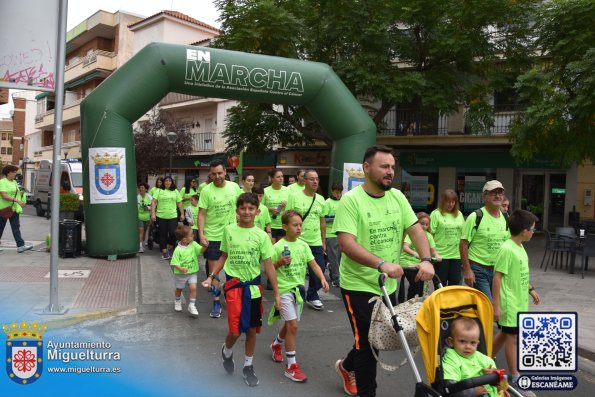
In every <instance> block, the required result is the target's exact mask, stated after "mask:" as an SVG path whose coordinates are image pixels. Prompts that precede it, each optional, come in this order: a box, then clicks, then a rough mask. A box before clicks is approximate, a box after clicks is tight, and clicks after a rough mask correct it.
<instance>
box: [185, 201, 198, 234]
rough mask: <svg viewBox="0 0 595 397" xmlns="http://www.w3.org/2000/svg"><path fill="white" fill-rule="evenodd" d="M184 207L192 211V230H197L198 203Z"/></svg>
mask: <svg viewBox="0 0 595 397" xmlns="http://www.w3.org/2000/svg"><path fill="white" fill-rule="evenodd" d="M186 208H190V211H192V220H193V221H194V223H193V224H192V230H198V205H192V204H190V205H189V206H188V207H186Z"/></svg>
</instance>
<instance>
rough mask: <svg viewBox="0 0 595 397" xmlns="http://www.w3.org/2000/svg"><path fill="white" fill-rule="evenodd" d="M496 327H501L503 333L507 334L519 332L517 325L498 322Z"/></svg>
mask: <svg viewBox="0 0 595 397" xmlns="http://www.w3.org/2000/svg"><path fill="white" fill-rule="evenodd" d="M498 329H501V330H502V333H503V334H508V335H518V334H519V327H506V326H503V325H500V324H498Z"/></svg>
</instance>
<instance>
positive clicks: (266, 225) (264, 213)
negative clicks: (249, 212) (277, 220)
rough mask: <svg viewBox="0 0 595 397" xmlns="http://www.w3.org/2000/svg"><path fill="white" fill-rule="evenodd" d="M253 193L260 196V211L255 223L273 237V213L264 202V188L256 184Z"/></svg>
mask: <svg viewBox="0 0 595 397" xmlns="http://www.w3.org/2000/svg"><path fill="white" fill-rule="evenodd" d="M252 193H254V194H255V195H256V196H257V197H258V209H259V210H260V213H259V214H258V215H256V218H255V219H254V225H255V226H256V227H258V228H260V229H262V230H264V231H265V232H267V234H268V235H269V236H270V237H271V240H272V239H273V235H272V230H271V215H270V214H269V209H268V208H267V206H266V205H264V204H263V203H262V199H263V198H264V189H263V188H262V186H254V187H252Z"/></svg>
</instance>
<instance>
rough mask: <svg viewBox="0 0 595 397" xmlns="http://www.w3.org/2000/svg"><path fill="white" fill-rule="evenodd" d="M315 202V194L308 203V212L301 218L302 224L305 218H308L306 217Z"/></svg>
mask: <svg viewBox="0 0 595 397" xmlns="http://www.w3.org/2000/svg"><path fill="white" fill-rule="evenodd" d="M315 200H316V193H314V197H312V202H311V203H310V208H308V211H306V213H305V214H304V217H303V218H302V222H303V221H305V220H306V218H307V217H308V215H309V214H310V210H311V209H312V206H313V205H314V201H315Z"/></svg>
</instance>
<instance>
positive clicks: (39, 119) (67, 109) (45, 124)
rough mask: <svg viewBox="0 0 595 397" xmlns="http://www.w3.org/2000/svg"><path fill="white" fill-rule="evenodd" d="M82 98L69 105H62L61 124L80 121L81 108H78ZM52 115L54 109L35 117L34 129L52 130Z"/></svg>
mask: <svg viewBox="0 0 595 397" xmlns="http://www.w3.org/2000/svg"><path fill="white" fill-rule="evenodd" d="M82 101H83V98H81V99H77V100H75V101H73V102H70V103H69V104H67V105H66V104H65V105H64V112H63V113H62V124H68V123H72V122H75V121H78V120H80V118H81V107H80V106H79V105H80V104H81V102H82ZM54 113H55V109H51V110H48V111H47V112H45V113H39V114H37V115H36V116H35V128H36V129H39V130H53V129H54Z"/></svg>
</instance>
